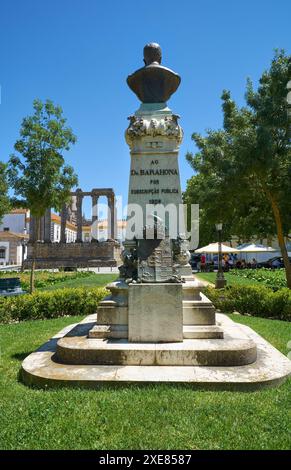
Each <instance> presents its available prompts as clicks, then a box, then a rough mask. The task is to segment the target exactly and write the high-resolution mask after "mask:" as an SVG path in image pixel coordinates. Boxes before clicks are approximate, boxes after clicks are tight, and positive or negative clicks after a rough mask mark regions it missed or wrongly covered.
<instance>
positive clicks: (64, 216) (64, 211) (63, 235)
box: [61, 204, 67, 243]
mask: <svg viewBox="0 0 291 470" xmlns="http://www.w3.org/2000/svg"><path fill="white" fill-rule="evenodd" d="M66 225H67V206H66V204H65V205H64V206H63V208H62V211H61V243H66V242H67V237H66Z"/></svg>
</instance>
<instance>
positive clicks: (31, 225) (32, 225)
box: [29, 214, 36, 243]
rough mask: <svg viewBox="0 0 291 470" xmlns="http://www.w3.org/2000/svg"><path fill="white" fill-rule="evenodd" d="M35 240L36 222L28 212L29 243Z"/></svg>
mask: <svg viewBox="0 0 291 470" xmlns="http://www.w3.org/2000/svg"><path fill="white" fill-rule="evenodd" d="M35 241H36V223H35V218H34V217H33V216H32V215H31V214H30V220H29V243H34V242H35Z"/></svg>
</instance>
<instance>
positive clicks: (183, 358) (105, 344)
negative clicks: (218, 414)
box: [55, 327, 257, 366]
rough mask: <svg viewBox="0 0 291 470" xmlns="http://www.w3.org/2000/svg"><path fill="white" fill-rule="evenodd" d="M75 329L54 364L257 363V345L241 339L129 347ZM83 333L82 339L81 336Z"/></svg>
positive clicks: (59, 345) (60, 345) (61, 342)
mask: <svg viewBox="0 0 291 470" xmlns="http://www.w3.org/2000/svg"><path fill="white" fill-rule="evenodd" d="M88 331H89V330H87V334H86V335H84V333H85V331H84V328H82V329H81V331H80V330H78V327H76V328H75V329H73V330H72V331H71V332H70V333H69V335H67V336H65V337H64V338H61V339H60V340H59V341H58V343H57V350H56V356H55V360H56V361H57V362H61V363H65V364H96V365H98V364H100V365H101V364H102V365H112V364H115V365H147V366H149V365H159V366H169V365H173V366H190V365H192V366H241V365H245V364H250V363H252V362H254V361H255V360H256V354H257V350H256V345H255V343H254V342H253V341H252V340H251V339H249V338H248V337H246V336H245V335H241V337H240V339H237V338H233V339H232V337H231V335H228V339H184V341H182V342H176V343H129V342H128V341H127V340H126V339H118V340H114V339H110V340H105V339H96V338H88ZM80 333H83V335H82V336H78V334H80Z"/></svg>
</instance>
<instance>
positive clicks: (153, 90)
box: [127, 43, 181, 103]
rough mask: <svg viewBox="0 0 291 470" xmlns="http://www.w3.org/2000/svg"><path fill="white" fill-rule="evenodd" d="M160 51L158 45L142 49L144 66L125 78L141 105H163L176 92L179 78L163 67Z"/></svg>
mask: <svg viewBox="0 0 291 470" xmlns="http://www.w3.org/2000/svg"><path fill="white" fill-rule="evenodd" d="M161 61H162V50H161V48H160V46H159V44H156V43H150V44H147V45H146V46H145V47H144V63H145V66H144V67H142V68H141V69H139V70H137V71H136V72H134V73H133V74H132V75H129V76H128V77H127V84H128V86H129V88H130V89H131V90H132V91H133V92H134V93H135V94H136V95H137V97H138V98H139V99H140V101H141V102H142V103H165V102H166V101H168V99H169V98H170V97H171V95H172V94H173V93H175V91H176V90H177V88H178V86H179V85H180V82H181V77H180V76H179V75H178V74H176V73H175V72H173V71H172V70H170V69H168V68H166V67H163V66H162V65H161Z"/></svg>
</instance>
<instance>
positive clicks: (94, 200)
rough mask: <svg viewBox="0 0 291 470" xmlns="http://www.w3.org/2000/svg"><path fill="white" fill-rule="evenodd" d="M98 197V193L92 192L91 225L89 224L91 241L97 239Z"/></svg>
mask: <svg viewBox="0 0 291 470" xmlns="http://www.w3.org/2000/svg"><path fill="white" fill-rule="evenodd" d="M98 199H99V194H96V193H94V192H93V193H92V225H91V236H92V240H91V241H92V242H97V241H98Z"/></svg>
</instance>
